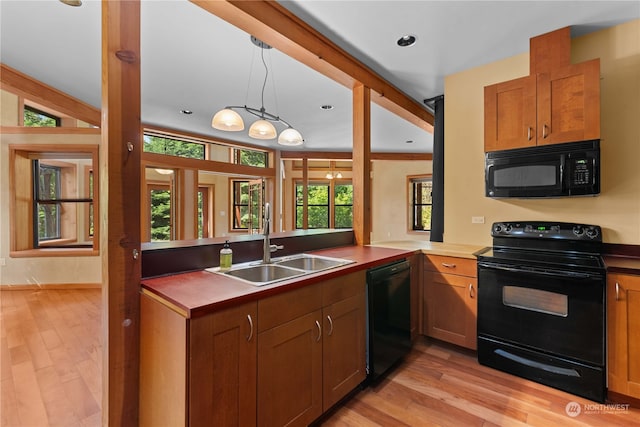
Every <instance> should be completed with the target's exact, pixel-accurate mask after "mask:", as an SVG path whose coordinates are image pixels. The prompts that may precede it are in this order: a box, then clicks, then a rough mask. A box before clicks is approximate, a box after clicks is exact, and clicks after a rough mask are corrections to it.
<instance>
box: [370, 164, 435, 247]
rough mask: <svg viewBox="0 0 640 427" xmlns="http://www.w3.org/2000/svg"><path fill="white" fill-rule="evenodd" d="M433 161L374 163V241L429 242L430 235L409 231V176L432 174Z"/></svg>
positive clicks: (372, 184) (372, 234)
mask: <svg viewBox="0 0 640 427" xmlns="http://www.w3.org/2000/svg"><path fill="white" fill-rule="evenodd" d="M432 167H433V163H432V162H431V161H426V160H424V161H421V160H419V161H415V160H414V161H394V160H374V161H373V162H372V167H371V169H372V171H373V179H372V180H371V220H372V224H371V242H374V243H375V242H380V241H385V240H429V233H425V232H417V231H409V228H410V220H409V214H410V211H411V210H410V209H409V202H410V200H409V193H408V188H409V184H408V181H407V177H409V176H413V175H427V174H431V171H432Z"/></svg>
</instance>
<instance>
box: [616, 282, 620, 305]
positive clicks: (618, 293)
mask: <svg viewBox="0 0 640 427" xmlns="http://www.w3.org/2000/svg"><path fill="white" fill-rule="evenodd" d="M616 301H620V283H618V282H616Z"/></svg>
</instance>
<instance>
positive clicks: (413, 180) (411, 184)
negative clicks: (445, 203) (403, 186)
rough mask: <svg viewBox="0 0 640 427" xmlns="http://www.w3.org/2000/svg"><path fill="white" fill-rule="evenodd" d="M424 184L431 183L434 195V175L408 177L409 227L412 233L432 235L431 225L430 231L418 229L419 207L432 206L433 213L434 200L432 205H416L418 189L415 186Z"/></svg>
mask: <svg viewBox="0 0 640 427" xmlns="http://www.w3.org/2000/svg"><path fill="white" fill-rule="evenodd" d="M423 182H431V183H432V187H431V191H432V194H433V176H432V175H430V174H429V175H413V176H407V199H408V220H407V225H408V228H409V230H408V231H409V232H410V233H430V232H431V224H429V228H428V229H424V228H416V216H415V214H416V212H417V208H418V207H423V206H430V207H431V211H432V212H433V199H432V200H431V203H416V200H415V195H416V187H415V185H416V184H418V183H423Z"/></svg>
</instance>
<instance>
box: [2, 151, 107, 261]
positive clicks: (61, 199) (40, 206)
mask: <svg viewBox="0 0 640 427" xmlns="http://www.w3.org/2000/svg"><path fill="white" fill-rule="evenodd" d="M66 150H68V151H66ZM9 156H10V179H11V180H12V183H11V185H10V188H11V189H12V192H13V194H12V198H13V200H14V203H13V206H12V207H13V209H12V210H11V211H10V215H11V217H10V224H11V231H12V233H13V238H12V239H11V252H12V254H13V255H14V256H20V255H19V253H18V252H20V251H28V250H33V249H37V250H45V251H46V250H47V249H52V248H56V249H58V250H60V249H73V250H81V249H90V250H91V251H92V254H93V251H97V250H98V246H99V241H98V239H97V238H96V236H98V224H97V223H94V220H93V214H92V212H93V210H94V209H98V208H97V206H98V199H97V195H96V194H95V189H97V188H98V183H97V175H94V174H93V171H95V167H97V164H98V162H97V160H98V146H97V145H95V146H92V145H89V146H84V145H74V146H57V145H56V146H54V145H50V146H49V145H38V146H36V145H10V146H9ZM35 254H36V253H34V255H35ZM27 255H30V254H27Z"/></svg>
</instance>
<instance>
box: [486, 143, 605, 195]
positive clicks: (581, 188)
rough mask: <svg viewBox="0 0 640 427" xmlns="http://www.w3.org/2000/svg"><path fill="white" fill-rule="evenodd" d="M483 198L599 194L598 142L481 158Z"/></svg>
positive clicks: (505, 153) (554, 145) (515, 150)
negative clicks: (482, 161)
mask: <svg viewBox="0 0 640 427" xmlns="http://www.w3.org/2000/svg"><path fill="white" fill-rule="evenodd" d="M484 176H485V196H487V197H496V198H499V197H516V198H540V197H571V196H595V195H597V194H599V193H600V140H599V139H596V140H591V141H581V142H571V143H566V144H552V145H543V146H537V147H527V148H517V149H513V150H502V151H492V152H488V153H486V154H485V168H484Z"/></svg>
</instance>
